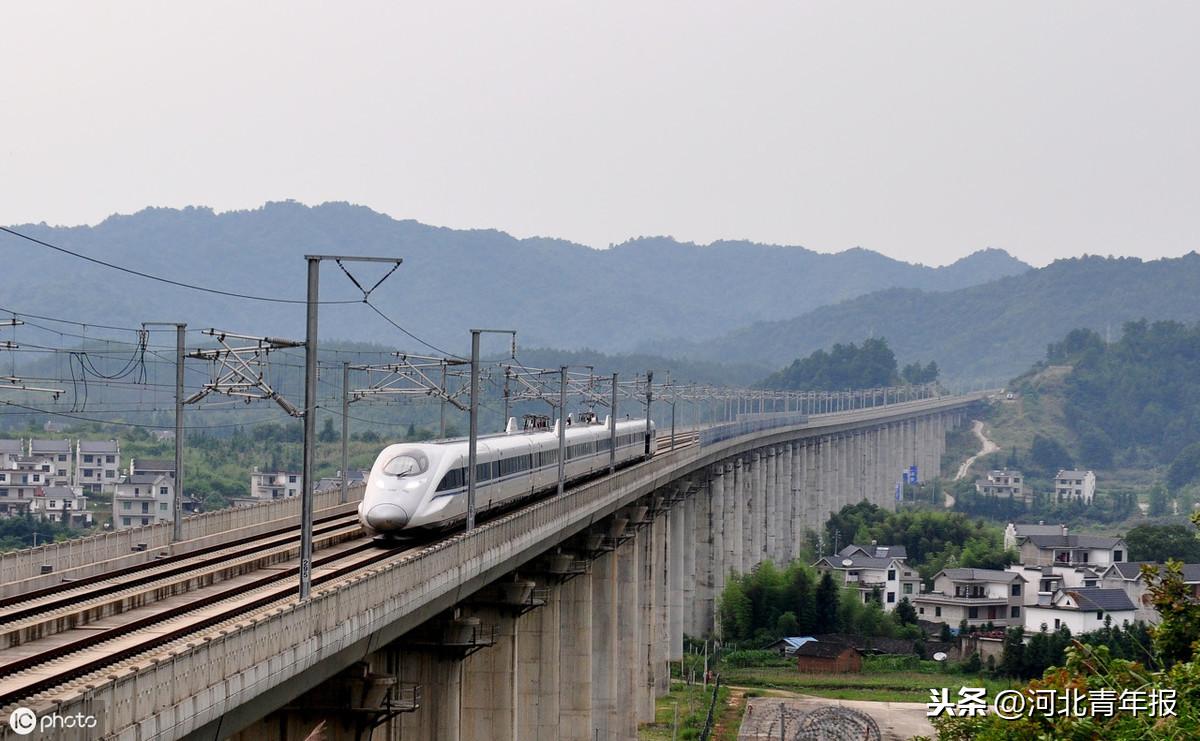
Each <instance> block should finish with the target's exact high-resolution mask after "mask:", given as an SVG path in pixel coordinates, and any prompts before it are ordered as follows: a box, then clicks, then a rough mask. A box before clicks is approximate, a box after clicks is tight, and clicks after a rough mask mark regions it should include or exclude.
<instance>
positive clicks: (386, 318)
mask: <svg viewBox="0 0 1200 741" xmlns="http://www.w3.org/2000/svg"><path fill="white" fill-rule="evenodd" d="M362 302H363V303H364V304H366V305H367V306H369V307H370V308H371V311H373V312H375V313H376V314H378V315H379V316H381V317H383V320H384V321H386V322H387V323H388V324H390V325H392V326H393V327H395V328H396V329H398V330H400V331H401V332H403V333H404V334H406V335H408V336H409V337H411V338H412V339H414V340H416V341H417V342H420V343H421V344H422V345H424V346H425V347H428V348H429V349H430V350H433V351H434V352H436V353H441V354H442V355H446V356H448V357H451V358H454V359H455V360H466V358H464V357H463V356H461V355H457V354H455V353H452V352H447V351H446V350H443V349H442V348H440V347H438V346H437V345H432V344H430V343H428V342H426V341H425V340H423V339H421V338H420V337H418V336H416V335H415V334H413V333H412V332H409V331H408V330H407V329H405V328H404V327H401V326H400V325H399V324H397V323H396V322H395V321H393V320H392V318H391V317H389V316H388V315H387V314H384V313H383V312H382V311H380V310H379V307H377V306H376V305H375V304H373V303H371V302H370V301H368V300H367V299H365V298H364V299H363V301H362Z"/></svg>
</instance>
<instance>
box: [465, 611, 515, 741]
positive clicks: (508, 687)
mask: <svg viewBox="0 0 1200 741" xmlns="http://www.w3.org/2000/svg"><path fill="white" fill-rule="evenodd" d="M474 614H475V615H476V616H477V617H478V618H479V619H480V621H481V622H482V623H483V624H484V625H494V626H496V643H495V644H494V645H493V646H491V647H490V648H485V649H483V650H482V651H477V652H476V653H473V654H471V655H470V656H468V657H467V658H466V659H465V660H464V662H463V679H462V700H461V707H462V716H461V719H460V723H461V728H462V738H464V739H472V738H486V739H496V740H497V741H515V739H516V738H517V728H516V725H517V723H516V707H517V698H516V694H517V681H516V679H517V651H518V648H517V643H518V637H517V621H516V619H515V618H514V617H513V616H512V615H511V614H510V613H509V612H508V611H507V610H500V609H497V608H492V607H482V608H479V609H478V610H475V611H474Z"/></svg>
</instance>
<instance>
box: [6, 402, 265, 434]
mask: <svg viewBox="0 0 1200 741" xmlns="http://www.w3.org/2000/svg"><path fill="white" fill-rule="evenodd" d="M0 405H3V406H10V407H16V408H18V409H25V410H27V411H28V412H33V413H35V414H49V415H51V416H54V417H66V418H68V419H76V420H79V421H81V422H95V423H97V424H102V425H116V426H120V427H140V428H143V429H147V430H161V429H162V425H147V424H138V423H136V422H119V421H117V420H110V419H96V418H95V417H85V416H83V415H80V414H73V413H71V412H56V411H53V410H50V409H40V408H38V407H31V406H26V405H25V404H18V403H17V402H15V401H0ZM277 419H280V417H278V416H276V417H263V418H262V419H256V420H249V421H246V422H231V423H228V424H220V425H185V426H184V429H185V430H211V429H217V428H222V427H245V426H247V425H255V424H260V423H262V422H270V421H274V420H277Z"/></svg>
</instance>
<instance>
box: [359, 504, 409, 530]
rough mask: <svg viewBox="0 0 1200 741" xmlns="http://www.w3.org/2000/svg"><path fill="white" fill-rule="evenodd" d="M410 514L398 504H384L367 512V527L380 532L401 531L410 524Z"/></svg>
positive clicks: (377, 505)
mask: <svg viewBox="0 0 1200 741" xmlns="http://www.w3.org/2000/svg"><path fill="white" fill-rule="evenodd" d="M408 518H409V514H408V513H407V512H405V511H404V508H403V507H401V506H400V505H398V504H392V503H390V502H383V503H381V504H376V505H375V506H373V507H371V509H369V510H367V517H366V519H367V525H368V526H369V527H370V528H371V529H373V530H378V531H380V532H387V531H389V530H399V529H400V528H402V527H404V526H405V525H407V524H408Z"/></svg>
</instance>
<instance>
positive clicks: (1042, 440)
mask: <svg viewBox="0 0 1200 741" xmlns="http://www.w3.org/2000/svg"><path fill="white" fill-rule="evenodd" d="M1029 458H1030V460H1031V461H1033V463H1034V465H1036V466H1037V467H1038V468H1039V469H1040V470H1041V471H1043V472H1045V473H1047V474H1051V475H1052V474H1054V473H1057V472H1058V471H1059V470H1060V469H1065V468H1071V467H1072V466H1074V465H1075V463H1074V461H1072V460H1071V454H1070V453H1068V452H1067V449H1066V448H1064V447H1063V445H1062V443H1060V442H1059V441H1057V440H1055V439H1054V438H1050V437H1045V436H1043V435H1034V436H1033V445H1032V446H1031V447H1030V449H1029Z"/></svg>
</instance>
